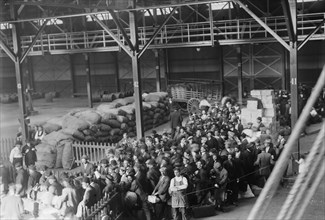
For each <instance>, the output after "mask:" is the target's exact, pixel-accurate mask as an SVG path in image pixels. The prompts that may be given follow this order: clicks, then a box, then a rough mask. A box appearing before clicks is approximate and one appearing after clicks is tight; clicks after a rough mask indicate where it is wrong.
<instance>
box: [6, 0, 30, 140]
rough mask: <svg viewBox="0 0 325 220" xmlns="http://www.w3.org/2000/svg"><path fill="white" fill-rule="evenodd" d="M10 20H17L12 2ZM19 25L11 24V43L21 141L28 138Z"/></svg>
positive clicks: (11, 2)
mask: <svg viewBox="0 0 325 220" xmlns="http://www.w3.org/2000/svg"><path fill="white" fill-rule="evenodd" d="M10 18H11V19H12V20H16V19H17V10H16V8H15V6H14V0H11V1H10ZM19 25H20V24H19V23H14V24H12V29H11V30H12V41H13V53H14V54H15V61H14V63H15V73H16V83H17V93H18V104H19V116H18V121H19V122H20V126H21V129H22V130H21V132H22V135H23V140H24V141H25V140H27V138H28V129H27V124H26V121H25V117H26V116H27V114H26V105H25V95H24V85H23V71H22V66H21V63H20V57H21V45H20V43H21V42H20V32H19V28H20V27H19Z"/></svg>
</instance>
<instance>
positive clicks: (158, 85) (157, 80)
mask: <svg viewBox="0 0 325 220" xmlns="http://www.w3.org/2000/svg"><path fill="white" fill-rule="evenodd" d="M154 53H155V60H156V89H157V92H160V88H161V80H160V56H159V50H158V49H156V50H154Z"/></svg>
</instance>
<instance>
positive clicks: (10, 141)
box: [0, 138, 16, 162]
mask: <svg viewBox="0 0 325 220" xmlns="http://www.w3.org/2000/svg"><path fill="white" fill-rule="evenodd" d="M15 143H16V139H15V138H4V139H1V142H0V159H1V161H3V162H9V156H10V152H11V150H12V148H13V147H14V146H15Z"/></svg>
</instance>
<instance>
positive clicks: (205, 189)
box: [184, 165, 271, 195]
mask: <svg viewBox="0 0 325 220" xmlns="http://www.w3.org/2000/svg"><path fill="white" fill-rule="evenodd" d="M268 167H271V166H270V165H268V166H264V167H261V168H259V169H258V170H255V171H253V172H250V173H247V174H245V175H243V176H241V177H239V178H237V179H234V180H230V181H227V182H226V183H227V184H228V183H231V182H234V181H237V180H240V179H243V178H244V177H247V176H249V175H252V174H254V173H256V172H259V171H260V170H263V169H266V168H268ZM215 188H216V187H215V186H212V187H207V188H204V189H201V190H195V191H192V192H189V193H185V194H184V195H191V194H194V193H198V192H203V191H207V190H210V189H215Z"/></svg>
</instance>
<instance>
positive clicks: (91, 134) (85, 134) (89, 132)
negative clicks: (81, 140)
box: [82, 129, 95, 136]
mask: <svg viewBox="0 0 325 220" xmlns="http://www.w3.org/2000/svg"><path fill="white" fill-rule="evenodd" d="M82 133H83V134H84V136H93V135H94V134H95V132H93V131H92V130H90V129H85V130H83V131H82Z"/></svg>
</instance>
